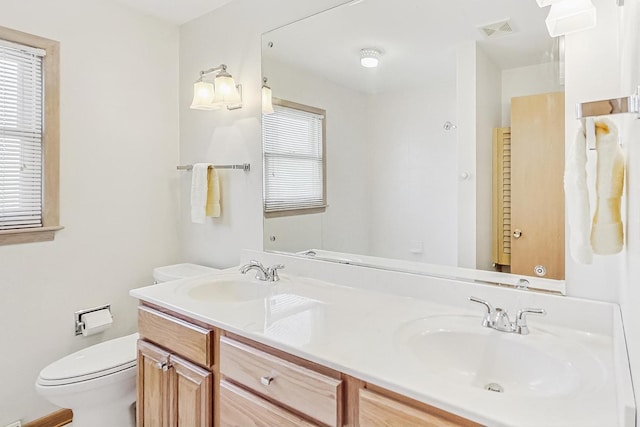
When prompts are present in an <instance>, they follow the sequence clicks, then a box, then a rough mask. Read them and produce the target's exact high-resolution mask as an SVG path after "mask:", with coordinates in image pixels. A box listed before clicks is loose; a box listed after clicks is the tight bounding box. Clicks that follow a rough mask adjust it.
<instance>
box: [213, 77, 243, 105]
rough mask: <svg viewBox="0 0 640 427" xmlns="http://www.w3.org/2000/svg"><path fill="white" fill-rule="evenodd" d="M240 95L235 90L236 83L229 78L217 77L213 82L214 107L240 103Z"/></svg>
mask: <svg viewBox="0 0 640 427" xmlns="http://www.w3.org/2000/svg"><path fill="white" fill-rule="evenodd" d="M241 102H242V100H241V99H240V94H239V93H238V89H237V88H236V82H235V81H234V80H233V77H231V76H228V75H227V76H220V75H218V76H217V77H216V80H215V95H214V96H213V103H214V104H215V105H234V104H239V103H241Z"/></svg>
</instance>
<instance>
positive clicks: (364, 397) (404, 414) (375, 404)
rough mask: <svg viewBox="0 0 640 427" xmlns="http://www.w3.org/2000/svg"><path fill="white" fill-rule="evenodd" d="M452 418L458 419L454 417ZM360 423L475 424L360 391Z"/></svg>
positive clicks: (371, 426) (379, 426) (380, 426)
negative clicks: (461, 421) (449, 418)
mask: <svg viewBox="0 0 640 427" xmlns="http://www.w3.org/2000/svg"><path fill="white" fill-rule="evenodd" d="M452 417H455V418H457V417H456V416H454V415H452ZM358 422H359V426H360V427H392V426H393V427H395V426H412V427H464V426H471V425H477V424H474V423H471V422H469V423H461V424H460V423H457V422H456V421H454V420H448V419H446V418H443V417H441V416H439V415H436V414H430V413H429V412H426V411H422V410H419V409H416V408H414V407H412V406H409V405H405V404H404V403H401V402H398V401H396V400H393V399H390V398H388V397H385V396H382V395H380V394H378V393H374V392H371V391H369V390H365V389H360V391H359V395H358Z"/></svg>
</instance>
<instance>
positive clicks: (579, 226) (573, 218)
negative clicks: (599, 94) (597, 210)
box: [564, 127, 593, 264]
mask: <svg viewBox="0 0 640 427" xmlns="http://www.w3.org/2000/svg"><path fill="white" fill-rule="evenodd" d="M586 165H587V147H586V138H585V132H584V129H583V128H582V127H580V129H578V134H577V135H576V140H575V142H574V143H573V145H572V146H571V148H570V149H569V154H568V157H567V161H566V165H565V171H564V192H565V196H566V202H567V220H568V224H567V225H568V229H569V252H570V253H571V256H572V257H573V259H574V260H576V261H577V262H579V263H581V264H591V261H592V259H593V252H592V251H591V245H590V244H589V229H590V225H591V224H590V213H589V191H588V189H587V171H586Z"/></svg>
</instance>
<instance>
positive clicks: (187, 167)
mask: <svg viewBox="0 0 640 427" xmlns="http://www.w3.org/2000/svg"><path fill="white" fill-rule="evenodd" d="M213 167H214V168H216V169H242V170H243V171H245V172H249V171H250V170H251V163H243V164H241V165H213ZM176 169H178V170H183V171H190V170H192V169H193V165H182V166H177V167H176Z"/></svg>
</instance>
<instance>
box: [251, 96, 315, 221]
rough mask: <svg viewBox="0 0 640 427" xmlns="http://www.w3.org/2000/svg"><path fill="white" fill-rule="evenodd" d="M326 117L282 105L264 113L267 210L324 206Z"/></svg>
mask: <svg viewBox="0 0 640 427" xmlns="http://www.w3.org/2000/svg"><path fill="white" fill-rule="evenodd" d="M323 119H324V117H323V116H321V115H318V114H314V113H310V112H307V111H303V110H299V109H294V108H288V107H284V106H281V105H274V113H273V114H264V115H263V116H262V129H263V131H262V135H263V136H262V144H263V150H264V210H265V212H274V211H284V210H295V209H307V208H316V207H323V206H324V205H325V200H324V176H323V175H324V147H323V141H324V138H323V135H322V132H323V126H322V120H323Z"/></svg>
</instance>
